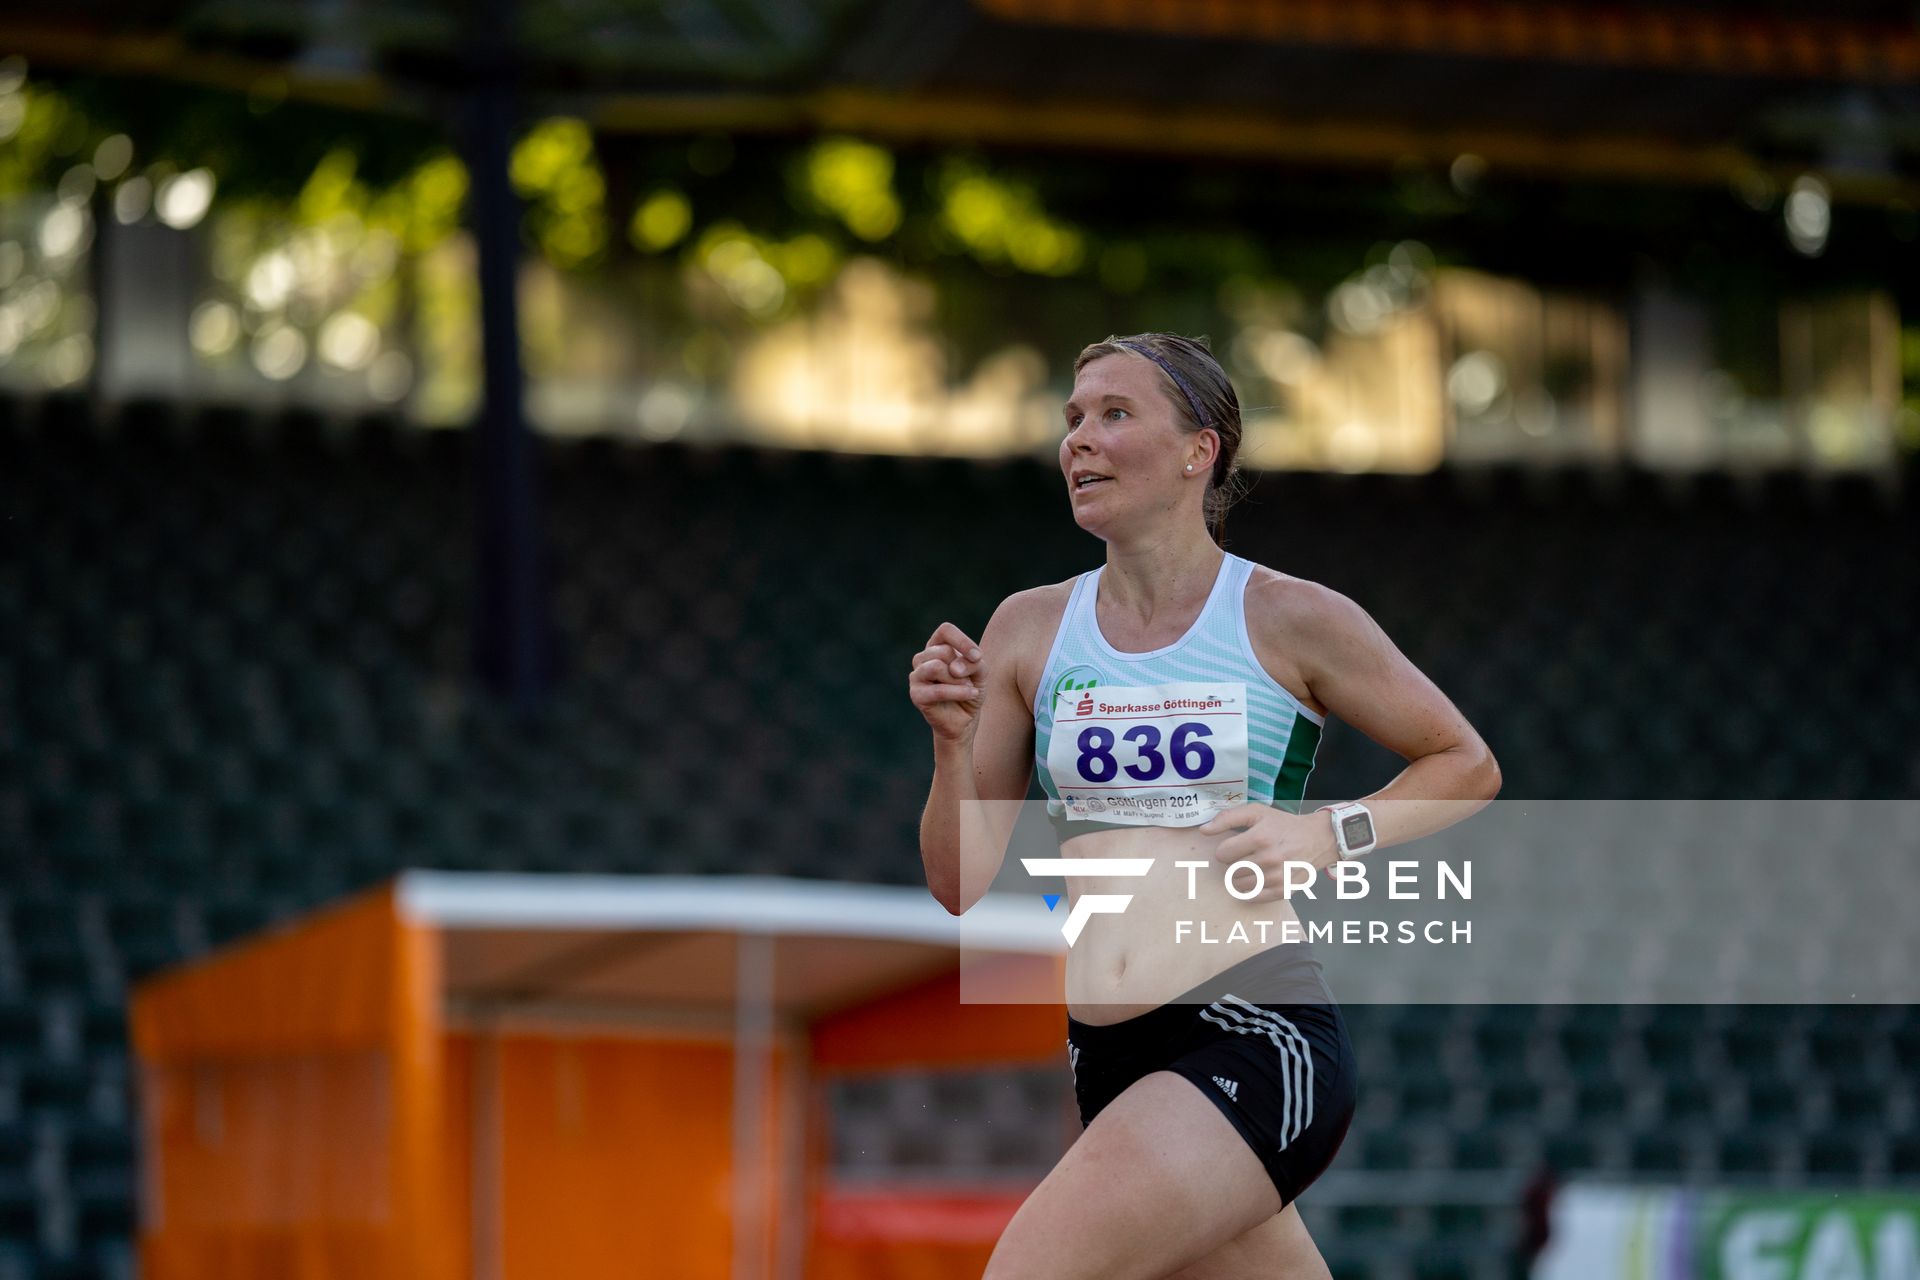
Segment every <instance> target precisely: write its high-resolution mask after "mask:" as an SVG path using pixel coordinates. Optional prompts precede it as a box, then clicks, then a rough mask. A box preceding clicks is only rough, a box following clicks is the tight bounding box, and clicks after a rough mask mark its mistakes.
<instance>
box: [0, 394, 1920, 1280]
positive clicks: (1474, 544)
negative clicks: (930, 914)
mask: <svg viewBox="0 0 1920 1280" xmlns="http://www.w3.org/2000/svg"><path fill="white" fill-rule="evenodd" d="M470 443H471V440H470V437H469V436H468V435H466V434H465V433H431V432H421V431H418V430H414V429H410V428H405V427H401V426H398V425H395V424H393V423H390V422H387V421H382V420H350V421H331V420H321V419H318V418H313V417H307V416H300V415H289V416H272V415H254V414H246V413H238V412H229V411H206V412H198V411H187V410H180V409H175V408H170V407H165V406H155V405H146V406H140V405H135V406H129V407H127V408H125V409H124V410H121V411H119V412H117V413H115V414H113V415H112V416H111V417H110V418H108V417H105V416H100V415H96V414H95V413H93V412H92V411H91V410H90V409H89V407H88V405H87V403H86V402H85V401H83V400H80V399H69V398H51V399H46V400H14V401H10V402H5V403H0V490H3V492H0V496H3V497H4V499H5V510H6V511H7V512H8V513H9V515H10V517H11V518H10V519H9V520H8V522H7V524H6V526H5V528H4V532H0V537H4V539H5V544H6V547H7V550H6V554H5V555H4V556H0V630H3V631H4V634H5V635H6V636H7V637H8V643H7V644H6V646H5V649H4V655H5V656H4V659H3V660H0V846H4V856H5V865H7V866H8V867H9V868H11V869H12V875H11V878H10V880H9V882H8V883H6V884H5V885H0V1237H4V1238H5V1239H6V1240H7V1241H9V1242H12V1243H11V1244H10V1245H9V1246H8V1247H7V1249H5V1250H0V1278H4V1277H14V1276H18V1277H23V1278H24V1277H35V1278H36V1280H39V1278H44V1277H56V1276H58V1277H65V1276H81V1275H103V1276H117V1275H123V1274H127V1273H128V1268H129V1267H130V1262H129V1257H130V1254H129V1245H128V1242H129V1239H130V1235H131V1231H132V1223H133V1212H134V1208H133V1187H134V1163H135V1153H134V1151H133V1145H132V1136H131V1135H132V1128H131V1125H130V1123H129V1112H130V1107H131V1099H130V1096H129V1080H128V1070H127V1060H128V1055H127V1048H126V1045H125V1043H124V1033H123V1029H122V1001H123V998H124V993H125V991H126V988H127V984H128V983H129V982H130V981H132V980H134V979H136V978H138V977H140V976H142V975H144V974H146V973H148V972H151V971H153V970H154V969H156V968H157V967H159V966H161V965H164V964H166V963H168V962H170V961H173V960H176V959H178V958H181V957H183V956H188V955H192V954H195V953H197V952H200V951H203V950H205V949H207V948H209V947H212V946H217V945H219V944H221V943H222V942H225V941H228V940H230V939H233V938H235V937H238V936H241V935H244V934H246V933H248V932H250V931H253V930H254V929H256V928H258V927H260V926H262V925H263V924H265V923H268V922H270V921H272V920H274V919H276V918H281V917H285V916H287V915H289V914H290V913H293V912H296V911H298V910H301V909H304V908H306V907H308V906H311V905H314V904H317V903H319V902H322V901H324V900H327V899H330V898H332V897H334V896H336V895H338V894H339V893H341V892H342V891H344V890H347V889H350V888H353V887H356V886H360V885H363V884H366V883H369V882H372V881H375V880H377V879H380V878H382V877H385V876H386V875H388V874H390V873H392V872H393V871H395V870H396V869H399V868H403V867H441V868H481V869H484V868H512V869H550V870H599V871H645V872H744V873H754V872H764V873H779V874H786V875H796V876H812V877H829V878H841V879H848V880H867V881H886V882H894V883H909V884H911V883H917V882H918V881H919V876H920V867H919V863H918V860H917V855H916V852H915V850H916V840H915V830H916V824H917V820H918V817H919V813H920V809H921V806H922V804H923V803H924V800H925V794H926V785H927V775H928V765H927V760H926V752H925V743H924V737H925V731H924V726H923V725H922V723H921V722H920V720H919V718H918V717H917V716H916V715H915V714H913V712H912V709H911V707H910V706H909V705H908V704H907V702H906V699H905V697H904V696H903V692H904V691H903V688H902V686H903V683H904V681H903V676H904V672H905V659H906V658H907V657H908V656H909V655H910V654H911V653H912V652H913V651H914V650H915V649H916V648H918V646H919V645H920V644H921V642H922V641H923V640H924V637H925V636H926V634H927V632H928V631H929V630H930V629H931V627H932V625H933V624H934V623H935V622H937V621H939V620H940V619H941V618H943V617H950V618H953V619H954V620H956V621H958V622H960V623H961V624H962V625H967V626H972V627H978V626H980V625H981V624H983V623H984V621H985V619H986V617H987V615H988V613H989V612H990V611H991V609H992V607H993V605H994V604H995V603H996V601H997V600H998V599H999V598H1000V596H1001V595H1003V594H1005V593H1007V592H1009V591H1011V590H1013V589H1016V588H1018V587H1021V586H1025V585H1030V584H1033V583H1036V582H1041V581H1050V580H1056V579H1059V578H1062V577H1065V576H1067V575H1069V574H1071V573H1074V572H1076V571H1078V570H1080V569H1082V568H1085V567H1088V566H1090V565H1091V564H1093V563H1095V560H1096V553H1097V550H1098V549H1097V547H1096V546H1095V545H1094V544H1093V543H1092V542H1091V541H1090V540H1089V539H1087V538H1086V537H1085V536H1084V535H1082V534H1081V533H1080V532H1079V531H1078V530H1077V529H1076V528H1075V527H1074V526H1073V524H1072V521H1071V520H1070V518H1069V517H1068V515H1067V511H1066V507H1065V503H1064V500H1063V498H1062V496H1061V495H1060V493H1059V491H1058V488H1057V484H1058V481H1057V478H1056V477H1055V476H1053V475H1052V474H1051V473H1050V472H1049V471H1048V470H1047V468H1046V467H1044V466H1042V465H1036V464H1033V463H1029V462H1009V463H1002V464H983V463H969V462H957V461H937V460H908V459H893V458H882V457H852V456H837V455H824V454H804V453H780V452H770V451H753V450H749V449H745V448H720V449H708V450H699V449H690V448H685V447H680V446H654V447H638V446H630V445H622V444H615V443H611V442H607V441H591V442H579V443H571V444H550V445H548V446H547V447H546V448H547V451H546V454H545V458H544V462H543V466H544V468H545V478H544V483H545V485H546V493H547V495H548V497H547V501H548V504H549V506H550V510H551V516H550V524H549V528H550V553H551V569H552V572H553V577H554V583H555V591H554V600H555V607H556V615H557V620H558V623H559V627H560V630H561V634H562V637H563V649H564V653H565V656H566V662H567V671H566V674H565V678H564V680H563V683H562V693H561V696H560V697H559V698H558V699H557V700H555V702H554V703H553V704H552V705H551V706H550V707H549V708H548V709H547V710H546V711H544V712H543V713H542V714H540V715H539V716H538V717H536V718H533V719H530V720H526V721H516V720H515V719H514V718H513V717H511V716H510V715H508V714H507V713H506V712H504V711H503V710H501V709H499V708H498V707H496V706H495V705H493V704H491V703H489V702H488V701H486V700H485V699H483V698H480V697H478V696H476V695H475V694H474V693H473V692H472V691H471V686H470V683H469V678H468V669H469V666H468V662H469V659H468V655H469V647H470V646H469V637H468V616H469V599H468V593H469V584H470V579H471V563H470V561H471V550H470V548H471V545H472V537H471V521H472V509H471V505H472V504H471V499H470V496H469V481H468V474H469V472H468V461H469V460H468V458H467V456H466V451H467V449H468V448H469V447H470ZM1914 516H1915V507H1914V504H1913V501H1912V499H1911V498H1910V497H1909V498H1906V499H1904V500H1898V501H1895V500H1891V499H1889V498H1887V497H1886V496H1885V495H1884V494H1883V492H1882V491H1881V490H1879V489H1877V488H1874V487H1872V486H1871V485H1869V484H1868V483H1867V482H1865V481H1858V482H1856V481H1846V480H1837V481H1817V480H1812V479H1807V478H1802V477H1784V476H1782V477H1772V478H1766V479H1756V480H1754V481H1753V482H1752V483H1751V484H1746V483H1740V482H1736V481H1735V480H1734V479H1731V478H1729V477H1726V476H1714V477H1706V478H1702V479H1698V480H1693V481H1687V480H1683V479H1674V478H1671V477H1665V478H1656V477H1651V476H1648V475H1646V474H1642V473H1637V472H1630V471H1622V472H1616V473H1607V472H1584V471H1583V472H1567V473H1562V474H1553V473H1544V474H1534V473H1524V474H1523V473H1520V472H1517V471H1514V472H1509V471H1502V470H1486V471H1453V472H1442V473H1439V474H1436V475H1433V476H1426V477H1419V478H1391V477H1340V476H1328V475H1313V476H1307V475H1268V476H1266V477H1265V478H1264V479H1262V480H1261V481H1260V483H1259V484H1258V486H1257V487H1256V489H1255V492H1254V494H1253V495H1252V498H1251V499H1250V500H1249V501H1248V502H1247V503H1246V504H1244V505H1243V506H1242V507H1241V508H1239V509H1238V511H1237V512H1236V513H1235V515H1234V517H1233V519H1232V521H1231V522H1230V531H1231V538H1230V545H1231V546H1232V547H1233V549H1234V550H1235V551H1237V552H1239V553H1240V554H1244V555H1247V556H1250V557H1252V558H1254V559H1257V560H1260V561H1262V562H1264V563H1268V564H1272V565H1275V566H1277V567H1281V568H1284V569H1286V570H1288V571H1290V572H1294V573H1297V574H1300V575H1302V576H1306V577H1311V578H1316V579H1320V580H1323V581H1326V582H1328V583H1330V584H1332V585H1334V586H1335V587H1337V588H1339V589H1341V590H1343V591H1345V592H1346V593H1348V594H1350V595H1352V596H1353V597H1355V598H1356V599H1357V600H1359V601H1360V602H1361V603H1362V604H1363V605H1365V606H1366V607H1367V608H1368V609H1370V610H1371V611H1372V612H1373V613H1374V615H1375V616H1376V617H1377V618H1378V619H1379V620H1380V621H1381V623H1382V624H1383V625H1384V626H1385V628H1386V629H1387V631H1388V632H1389V634H1391V635H1392V636H1394V637H1395V638H1396V640H1397V641H1398V642H1399V643H1400V645H1401V646H1402V648H1404V649H1405V650H1406V651H1407V652H1408V653H1409V654H1410V655H1411V656H1412V657H1413V658H1414V659H1415V661H1416V662H1417V663H1419V664H1420V665H1421V666H1422V667H1423V668H1424V669H1425V670H1426V671H1427V672H1428V673H1429V674H1431V675H1432V676H1433V677H1434V679H1435V680H1436V681H1437V682H1438V683H1439V684H1440V686H1441V687H1442V688H1443V689H1445V690H1446V691H1447V692H1448V693H1449V694H1450V695H1451V696H1452V697H1453V698H1454V699H1455V701H1456V702H1458V703H1459V704H1460V706H1461V707H1462V708H1463V709H1464V710H1465V711H1466V713H1467V714H1468V715H1469V716H1470V718H1472V720H1473V721H1474V722H1475V724H1476V725H1477V726H1478V727H1480V728H1481V730H1482V732H1483V733H1484V734H1485V736H1486V737H1487V739H1488V740H1489V742H1490V743H1491V744H1492V745H1493V747H1494V749H1495V751H1496V752H1497V753H1498V754H1499V756H1500V759H1501V761H1502V764H1503V767H1504V769H1505V773H1506V784H1505V791H1504V793H1503V794H1504V797H1505V798H1509V799H1511V798H1523V797H1524V798H1548V797H1653V796H1663V797H1699V798H1731V797H1757V796H1766V797H1774V796H1796V797H1815V796H1819V797H1836V798H1838V797H1911V796H1913V795H1914V794H1915V793H1916V791H1920V753H1917V749H1916V746H1915V742H1914V738H1913V735H1912V731H1911V725H1912V724H1913V723H1914V722H1915V719H1916V715H1917V714H1920V669H1916V667H1915V665H1914V664H1913V662H1912V655H1911V645H1912V638H1913V636H1914V635H1915V634H1916V633H1920V590H1917V589H1916V588H1920V582H1916V581H1915V578H1916V574H1917V573H1920V570H1917V569H1916V566H1915V563H1914V560H1913V557H1912V556H1911V548H1912V546H1913V545H1914V544H1915V533H1916V530H1915V519H1914ZM983 525H990V526H991V527H992V529H993V531H994V536H993V537H992V538H982V537H980V536H978V535H979V530H980V529H981V528H982V527H983ZM608 530H617V531H619V532H618V533H617V535H615V536H613V537H608V536H607V534H606V531H608ZM663 548H670V550H663ZM1682 668H1684V669H1685V671H1686V674H1687V678H1686V679H1684V680H1681V679H1678V678H1677V674H1678V672H1679V671H1680V670H1681V669H1682ZM1395 763H1396V762H1395V761H1394V760H1393V758H1392V757H1390V756H1388V755H1387V754H1386V753H1384V752H1382V751H1380V750H1379V749H1378V748H1376V747H1374V746H1373V745H1372V744H1370V743H1367V742H1365V741H1364V740H1362V739H1360V738H1359V737H1358V735H1356V734H1355V733H1353V732H1352V731H1351V730H1347V729H1345V728H1342V727H1335V728H1334V729H1333V731H1332V732H1330V734H1329V737H1328V739H1327V741H1326V744H1325V746H1324V747H1323V751H1322V760H1321V767H1320V768H1319V770H1318V772H1317V773H1316V774H1315V776H1314V779H1313V782H1312V787H1311V791H1312V793H1313V794H1315V795H1319V796H1328V797H1332V796H1342V795H1350V794H1356V793H1360V792H1363V791H1366V790H1370V789H1372V788H1373V787H1375V786H1377V785H1378V784H1379V782H1380V781H1381V780H1382V779H1383V778H1384V777H1386V776H1389V775H1390V773H1391V771H1392V769H1393V767H1394V764H1395ZM703 791H704V792H709V793H713V794H724V795H727V796H731V797H734V798H736V799H737V798H739V797H764V798H765V802H764V806H763V807H754V806H748V805H742V804H739V803H735V804H731V805H727V806H714V807H708V808H703V809H702V810H701V811H700V812H698V813H696V814H693V815H690V816H689V815H685V814H684V813H683V803H682V802H683V800H684V798H685V797H686V796H688V795H690V794H696V793H699V792H703ZM1348 1016H1349V1019H1350V1021H1351V1024H1352V1027H1353V1031H1354V1036H1355V1040H1356V1048H1357V1053H1358V1058H1359V1060H1360V1062H1361V1063H1362V1064H1363V1068H1364V1071H1365V1085H1364V1096H1363V1099H1362V1102H1361V1105H1360V1108H1359V1115H1358V1119H1357V1121H1356V1128H1355V1129H1354V1131H1353V1133H1352V1135H1351V1137H1350V1138H1349V1141H1348V1144H1347V1147H1346V1149H1345V1151H1344V1152H1343V1154H1342V1156H1341V1157H1340V1160H1339V1161H1338V1163H1337V1164H1336V1167H1335V1175H1336V1176H1337V1175H1339V1174H1340V1173H1342V1172H1346V1171H1377V1172H1381V1173H1389V1174H1391V1173H1400V1172H1404V1173H1406V1174H1408V1175H1410V1176H1424V1175H1432V1174H1443V1175H1447V1176H1449V1177H1451V1178H1453V1179H1455V1180H1456V1181H1458V1182H1459V1183H1460V1184H1461V1185H1470V1184H1471V1183H1472V1180H1473V1179H1474V1178H1475V1177H1477V1176H1483V1175H1488V1176H1498V1177H1502V1178H1505V1179H1507V1180H1508V1182H1511V1181H1512V1180H1513V1179H1515V1178H1520V1177H1524V1176H1527V1175H1529V1174H1531V1173H1532V1172H1534V1171H1536V1170H1538V1169H1540V1168H1542V1167H1552V1168H1554V1169H1556V1170H1558V1171H1561V1172H1575V1171H1584V1170H1596V1171H1607V1172H1613V1173H1619V1174H1629V1175H1631V1174H1645V1175H1657V1176H1658V1177H1660V1178H1663V1179H1669V1180H1671V1179H1689V1178H1696V1177H1697V1178H1706V1179H1714V1180H1718V1181H1722V1182H1724V1181H1727V1180H1730V1179H1746V1178H1759V1179H1780V1180H1782V1181H1791V1182H1793V1183H1795V1184H1796V1185H1805V1184H1806V1183H1807V1182H1809V1181H1814V1182H1818V1181H1820V1180H1832V1181H1836V1182H1840V1183H1853V1184H1858V1183H1860V1182H1862V1181H1864V1180H1869V1179H1876V1178H1885V1177H1887V1176H1889V1175H1898V1176H1906V1177H1916V1176H1920V1114H1916V1107H1915V1103H1914V1097H1915V1095H1916V1091H1915V1089H1914V1087H1913V1086H1914V1083H1915V1080H1916V1077H1917V1076H1920V1011H1916V1010H1915V1009H1912V1008H1903V1007H1873V1008H1864V1007H1863V1008H1821V1009H1802V1008H1795V1007H1779V1006H1776V1007H1755V1008H1735V1007H1721V1008H1711V1009H1700V1008H1682V1007H1664V1006H1653V1007H1639V1008H1617V1007H1609V1006H1585V1005H1570V1006H1561V1007H1534V1006H1485V1007H1473V1006H1438V1005H1422V1006H1411V1007H1407V1008H1386V1007H1378V1006H1354V1007H1351V1008H1349V1010H1348ZM857 1122H858V1121H857V1118H856V1119H855V1120H851V1121H849V1123H857ZM903 1140H904V1139H903ZM1502 1185H1505V1184H1502ZM1467 1199H1468V1200H1471V1197H1468V1198H1467ZM1310 1222H1311V1224H1312V1225H1313V1227H1314V1230H1315V1233H1316V1237H1317V1238H1318V1239H1319V1241H1320V1243H1321V1246H1322V1249H1323V1251H1324V1252H1325V1253H1326V1255H1327V1257H1328V1259H1329V1261H1330V1263H1331V1264H1332V1265H1333V1268H1334V1271H1335V1273H1336V1274H1337V1275H1342V1276H1346V1275H1362V1274H1365V1275H1377V1276H1407V1277H1417V1278H1419V1280H1428V1278H1430V1277H1450V1276H1492V1275H1508V1274H1511V1273H1512V1269H1513V1267H1514V1265H1515V1264H1514V1257H1515V1242H1516V1241H1517V1239H1518V1236H1519V1233H1520V1231H1521V1229H1522V1223H1521V1220H1520V1209H1519V1208H1518V1202H1517V1200H1514V1199H1512V1198H1511V1197H1504V1196H1503V1197H1502V1198H1500V1199H1499V1200H1498V1202H1497V1203H1496V1202H1494V1201H1493V1200H1492V1199H1491V1198H1490V1199H1489V1202H1488V1203H1471V1202H1467V1203H1460V1204H1448V1203H1434V1202H1423V1203H1413V1202H1411V1201H1410V1202H1409V1203H1408V1204H1406V1205H1399V1206H1396V1205H1394V1204H1390V1203H1381V1202H1378V1201H1375V1202H1371V1203H1357V1202H1356V1203H1351V1204H1347V1203H1342V1202H1340V1199H1339V1197H1338V1196H1337V1195H1334V1196H1330V1197H1328V1200H1327V1203H1325V1204H1323V1205H1320V1206H1315V1207H1314V1209H1313V1212H1312V1213H1311V1214H1310ZM1389 1227H1398V1228H1401V1230H1397V1231H1387V1230H1383V1229H1384V1228H1389ZM1408 1241H1413V1242H1415V1244H1414V1246H1413V1247H1412V1248H1411V1250H1410V1249H1409V1248H1408V1246H1407V1242H1408Z"/></svg>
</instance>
